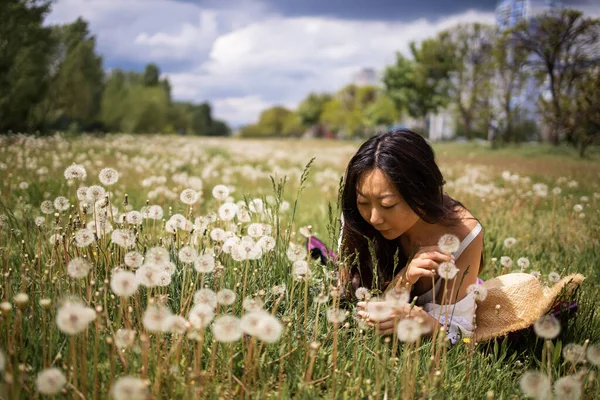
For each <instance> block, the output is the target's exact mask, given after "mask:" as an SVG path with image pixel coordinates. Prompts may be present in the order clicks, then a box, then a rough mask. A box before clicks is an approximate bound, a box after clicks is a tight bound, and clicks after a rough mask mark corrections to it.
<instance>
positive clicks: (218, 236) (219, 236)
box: [210, 228, 227, 242]
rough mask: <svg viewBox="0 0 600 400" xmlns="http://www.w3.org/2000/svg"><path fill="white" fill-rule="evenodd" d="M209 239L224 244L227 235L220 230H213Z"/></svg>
mask: <svg viewBox="0 0 600 400" xmlns="http://www.w3.org/2000/svg"><path fill="white" fill-rule="evenodd" d="M210 238H211V239H212V240H214V241H215V242H224V241H225V240H227V234H226V233H225V231H224V230H223V229H221V228H214V229H213V230H211V231H210Z"/></svg>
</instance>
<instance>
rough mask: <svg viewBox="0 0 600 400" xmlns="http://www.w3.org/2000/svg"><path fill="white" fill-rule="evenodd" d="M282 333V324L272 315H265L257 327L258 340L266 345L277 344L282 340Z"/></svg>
mask: <svg viewBox="0 0 600 400" xmlns="http://www.w3.org/2000/svg"><path fill="white" fill-rule="evenodd" d="M282 332H283V326H282V325H281V322H279V320H278V319H277V318H275V317H274V316H272V315H271V314H268V313H265V316H264V317H263V318H261V320H260V323H259V325H258V327H257V336H258V339H260V340H262V341H263V342H266V343H275V342H276V341H278V340H279V339H280V338H281V333H282Z"/></svg>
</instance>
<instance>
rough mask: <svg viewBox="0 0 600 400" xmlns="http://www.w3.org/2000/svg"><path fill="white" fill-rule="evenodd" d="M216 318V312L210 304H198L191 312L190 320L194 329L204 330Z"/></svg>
mask: <svg viewBox="0 0 600 400" xmlns="http://www.w3.org/2000/svg"><path fill="white" fill-rule="evenodd" d="M214 317H215V312H214V310H213V308H212V307H211V306H209V305H208V304H196V305H195V306H194V307H192V309H191V310H190V315H189V316H188V320H189V321H190V325H192V327H193V328H195V329H198V330H202V329H204V328H206V327H207V326H208V324H210V322H211V321H212V320H213V318H214Z"/></svg>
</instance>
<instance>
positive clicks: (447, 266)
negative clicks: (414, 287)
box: [437, 262, 458, 280]
mask: <svg viewBox="0 0 600 400" xmlns="http://www.w3.org/2000/svg"><path fill="white" fill-rule="evenodd" d="M437 271H438V274H439V276H441V277H442V278H444V279H446V280H451V279H454V277H455V276H456V274H458V268H456V265H455V264H454V263H453V262H443V263H441V264H440V265H439V266H438V269H437Z"/></svg>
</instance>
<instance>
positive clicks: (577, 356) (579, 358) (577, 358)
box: [562, 343, 585, 365]
mask: <svg viewBox="0 0 600 400" xmlns="http://www.w3.org/2000/svg"><path fill="white" fill-rule="evenodd" d="M562 354H563V357H564V359H565V360H567V361H568V362H570V363H571V364H574V365H577V364H580V363H582V362H583V361H585V348H584V347H583V346H582V345H580V344H576V343H568V344H566V345H565V347H563V351H562Z"/></svg>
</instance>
